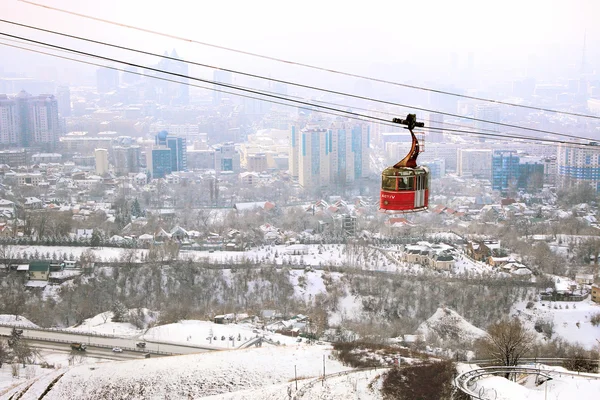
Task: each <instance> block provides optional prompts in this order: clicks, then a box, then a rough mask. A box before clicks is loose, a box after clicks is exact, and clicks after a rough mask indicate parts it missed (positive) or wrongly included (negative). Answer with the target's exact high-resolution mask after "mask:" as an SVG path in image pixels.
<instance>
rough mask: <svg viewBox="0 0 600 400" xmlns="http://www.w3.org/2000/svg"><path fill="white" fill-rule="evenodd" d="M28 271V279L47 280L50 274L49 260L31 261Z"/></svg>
mask: <svg viewBox="0 0 600 400" xmlns="http://www.w3.org/2000/svg"><path fill="white" fill-rule="evenodd" d="M28 271H29V279H30V280H34V281H47V280H48V276H49V275H50V261H32V262H30V263H29V270H28Z"/></svg>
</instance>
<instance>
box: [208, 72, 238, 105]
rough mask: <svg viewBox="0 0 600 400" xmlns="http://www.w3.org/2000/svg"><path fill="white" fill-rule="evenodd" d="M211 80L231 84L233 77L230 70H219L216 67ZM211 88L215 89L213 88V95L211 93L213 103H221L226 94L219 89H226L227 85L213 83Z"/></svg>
mask: <svg viewBox="0 0 600 400" xmlns="http://www.w3.org/2000/svg"><path fill="white" fill-rule="evenodd" d="M213 81H215V82H219V83H225V84H228V85H231V83H232V82H233V78H232V75H231V72H227V71H221V70H219V69H216V70H214V72H213ZM213 88H214V89H215V90H213V95H212V100H213V104H214V105H216V106H218V105H219V104H221V101H222V100H223V97H225V96H227V94H224V93H222V92H220V91H219V90H227V87H225V86H220V85H213Z"/></svg>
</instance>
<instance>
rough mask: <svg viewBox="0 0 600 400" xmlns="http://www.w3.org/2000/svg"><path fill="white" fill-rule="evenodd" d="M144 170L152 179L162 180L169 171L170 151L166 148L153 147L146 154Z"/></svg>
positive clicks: (170, 170)
mask: <svg viewBox="0 0 600 400" xmlns="http://www.w3.org/2000/svg"><path fill="white" fill-rule="evenodd" d="M146 168H147V170H148V171H149V172H150V175H151V176H152V179H158V178H164V177H165V176H167V175H169V174H170V173H171V172H173V170H172V169H171V149H169V148H168V147H166V146H160V147H154V148H153V149H151V150H150V151H148V152H147V153H146Z"/></svg>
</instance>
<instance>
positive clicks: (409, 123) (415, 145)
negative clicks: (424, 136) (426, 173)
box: [392, 114, 425, 168]
mask: <svg viewBox="0 0 600 400" xmlns="http://www.w3.org/2000/svg"><path fill="white" fill-rule="evenodd" d="M392 122H394V123H396V124H401V125H406V128H405V129H408V130H409V131H410V135H411V137H412V146H411V148H410V151H409V152H408V154H407V155H406V157H404V158H403V159H402V160H400V161H398V162H397V163H396V164H395V165H394V168H415V167H416V166H417V157H418V156H419V153H420V147H419V141H418V140H417V137H416V136H415V133H414V132H413V129H414V128H415V127H420V128H423V127H425V124H424V123H423V122H417V115H416V114H408V115H407V117H406V119H401V118H394V119H393V120H392Z"/></svg>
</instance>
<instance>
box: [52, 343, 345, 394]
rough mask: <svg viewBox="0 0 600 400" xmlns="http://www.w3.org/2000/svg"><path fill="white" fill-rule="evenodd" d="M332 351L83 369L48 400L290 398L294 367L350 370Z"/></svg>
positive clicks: (302, 372)
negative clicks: (252, 392) (271, 393)
mask: <svg viewBox="0 0 600 400" xmlns="http://www.w3.org/2000/svg"><path fill="white" fill-rule="evenodd" d="M329 353H330V352H329V351H328V350H325V349H323V348H321V347H318V346H294V347H266V348H260V349H247V350H240V351H230V352H227V351H226V352H213V353H203V354H194V355H186V356H176V357H166V358H161V359H160V360H158V359H154V360H153V359H148V360H134V361H122V362H115V363H106V364H96V365H95V366H94V368H93V369H92V368H90V367H89V366H79V367H75V368H72V369H70V370H69V371H67V372H66V374H65V375H64V376H63V377H62V378H61V379H60V380H59V381H58V382H57V383H56V384H55V385H54V387H53V388H52V390H51V391H50V392H49V393H48V394H47V395H46V397H44V399H45V400H52V399H61V400H62V399H89V400H94V399H106V398H123V399H125V398H127V399H148V398H160V399H180V398H203V397H206V396H211V395H212V396H214V395H220V394H226V393H234V392H237V391H239V390H246V391H247V390H249V389H260V388H264V387H271V386H272V385H279V386H280V390H281V391H280V393H279V396H278V397H279V398H287V397H286V394H287V385H285V386H284V385H283V384H286V383H289V381H290V380H292V379H294V367H296V371H297V374H298V376H299V377H303V378H314V377H318V376H319V374H320V373H321V371H322V369H323V363H325V369H326V371H327V373H333V372H339V371H343V370H347V369H348V368H347V367H345V366H343V365H342V364H340V363H339V362H338V361H336V360H332V359H330V358H329ZM324 356H325V357H324ZM237 398H240V397H237ZM243 398H245V397H243Z"/></svg>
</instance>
